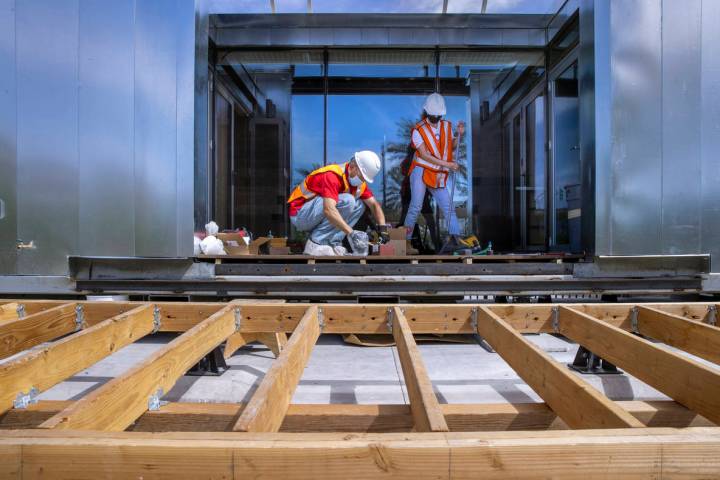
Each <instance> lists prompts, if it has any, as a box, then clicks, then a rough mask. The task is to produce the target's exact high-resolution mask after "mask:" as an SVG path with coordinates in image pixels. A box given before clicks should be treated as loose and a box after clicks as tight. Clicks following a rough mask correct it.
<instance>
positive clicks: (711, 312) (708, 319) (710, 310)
mask: <svg viewBox="0 0 720 480" xmlns="http://www.w3.org/2000/svg"><path fill="white" fill-rule="evenodd" d="M705 323H707V324H708V325H712V326H713V327H714V326H717V306H715V305H708V307H707V315H705Z"/></svg>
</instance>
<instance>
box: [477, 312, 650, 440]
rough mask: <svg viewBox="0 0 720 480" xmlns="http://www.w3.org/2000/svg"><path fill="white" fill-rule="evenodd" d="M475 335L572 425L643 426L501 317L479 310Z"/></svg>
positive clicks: (594, 426) (587, 426)
mask: <svg viewBox="0 0 720 480" xmlns="http://www.w3.org/2000/svg"><path fill="white" fill-rule="evenodd" d="M477 329H478V334H479V335H480V336H481V337H483V338H484V339H485V340H486V341H487V342H488V343H489V344H490V346H492V347H493V348H494V349H495V351H496V352H497V353H498V354H499V355H500V356H501V357H502V358H503V359H504V360H505V361H506V362H507V363H508V364H509V365H510V366H511V367H512V368H513V370H515V372H516V373H517V374H518V375H519V376H520V377H521V378H522V379H523V380H524V381H525V382H526V383H527V384H528V385H529V386H530V388H532V389H533V390H534V391H535V392H536V393H537V394H538V395H539V396H540V397H541V398H542V399H543V400H545V402H546V403H547V404H548V405H549V406H550V408H552V409H553V410H554V411H555V413H557V414H558V416H559V417H560V418H562V419H563V420H564V421H565V422H566V423H567V424H568V425H570V427H572V428H622V427H642V426H643V425H642V423H640V422H639V421H638V420H637V419H636V418H635V417H633V416H632V415H630V414H629V413H628V412H626V411H625V410H623V409H622V408H621V407H620V406H618V405H617V404H616V403H615V402H613V401H612V400H610V399H608V398H607V397H606V396H605V395H603V394H602V393H600V392H599V391H597V390H596V389H595V388H593V387H592V386H591V385H590V384H588V383H587V382H585V381H583V380H581V379H579V378H578V377H576V376H575V375H573V374H572V373H571V372H570V371H569V370H568V369H567V367H565V366H564V365H561V364H560V363H558V362H556V361H555V360H553V359H552V358H551V357H550V356H549V355H548V354H546V353H545V352H543V351H542V350H540V348H538V347H536V346H535V345H533V344H532V343H530V342H529V341H528V340H526V339H525V338H523V336H522V335H520V334H519V333H517V332H516V331H515V330H513V328H512V327H510V325H508V324H507V322H505V321H504V320H503V319H502V318H500V317H499V316H497V315H496V314H495V313H493V312H492V311H491V310H489V309H488V308H486V307H480V308H479V309H478V319H477Z"/></svg>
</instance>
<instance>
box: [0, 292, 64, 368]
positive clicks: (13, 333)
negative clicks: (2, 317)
mask: <svg viewBox="0 0 720 480" xmlns="http://www.w3.org/2000/svg"><path fill="white" fill-rule="evenodd" d="M76 306H77V304H76V303H66V304H63V305H59V306H57V307H53V308H49V309H47V310H44V311H42V312H38V313H35V314H33V315H28V316H27V317H24V318H18V319H16V320H10V321H8V322H5V323H3V324H1V325H0V358H6V357H9V356H10V355H14V354H16V353H18V352H22V351H23V350H27V349H28V348H31V347H34V346H35V345H39V344H41V343H43V342H47V341H50V340H54V339H56V338H58V337H61V336H63V335H66V334H68V333H70V332H74V331H75V307H76Z"/></svg>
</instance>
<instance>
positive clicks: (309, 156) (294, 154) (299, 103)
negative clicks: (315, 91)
mask: <svg viewBox="0 0 720 480" xmlns="http://www.w3.org/2000/svg"><path fill="white" fill-rule="evenodd" d="M290 125H291V129H292V131H291V143H290V156H291V168H292V181H291V182H290V183H291V185H292V186H293V188H294V187H295V185H297V184H298V183H300V182H301V181H302V180H303V179H304V178H305V177H306V176H307V175H308V174H309V173H310V172H312V171H313V170H315V169H317V168H320V167H322V165H323V96H322V95H293V97H292V112H291V121H290Z"/></svg>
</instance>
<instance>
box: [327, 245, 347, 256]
mask: <svg viewBox="0 0 720 480" xmlns="http://www.w3.org/2000/svg"><path fill="white" fill-rule="evenodd" d="M331 247H332V249H333V252H335V255H337V256H339V257H342V256H343V255H347V254H348V251H347V248H345V247H343V246H342V244H340V243H338V244H337V245H331Z"/></svg>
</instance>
